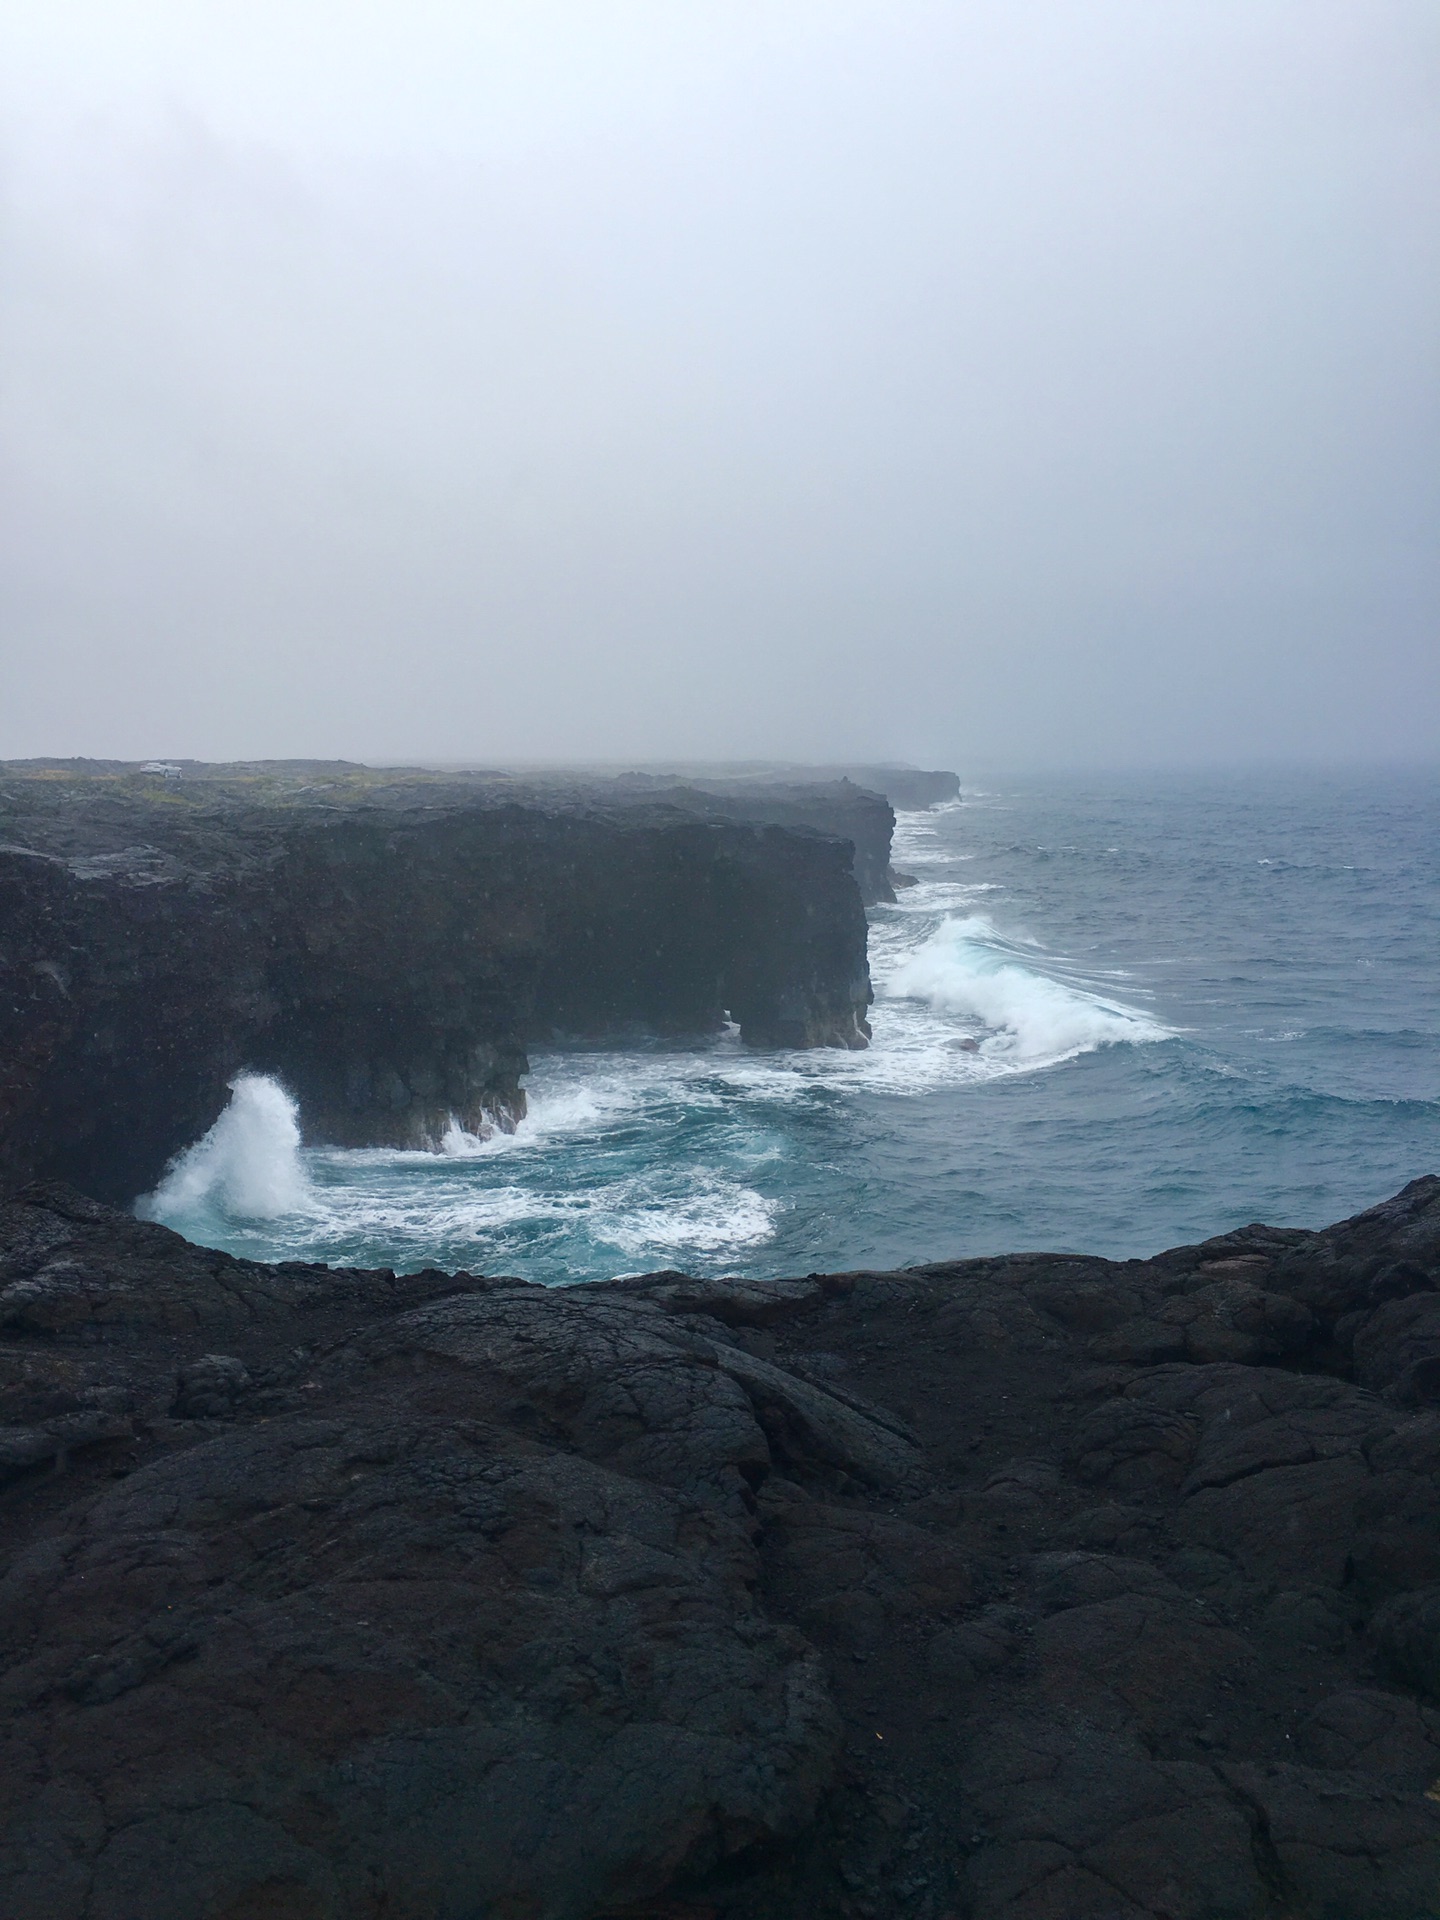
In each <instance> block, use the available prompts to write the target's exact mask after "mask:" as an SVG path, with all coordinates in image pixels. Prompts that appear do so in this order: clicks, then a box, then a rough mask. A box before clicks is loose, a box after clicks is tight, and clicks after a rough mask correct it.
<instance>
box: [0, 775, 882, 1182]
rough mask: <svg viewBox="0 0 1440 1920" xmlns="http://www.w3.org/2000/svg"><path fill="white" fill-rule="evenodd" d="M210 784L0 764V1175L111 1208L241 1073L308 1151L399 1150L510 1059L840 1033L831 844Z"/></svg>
mask: <svg viewBox="0 0 1440 1920" xmlns="http://www.w3.org/2000/svg"><path fill="white" fill-rule="evenodd" d="M242 771H243V770H236V769H225V768H222V769H218V770H208V771H207V770H204V769H201V770H199V772H198V773H194V774H193V775H192V777H190V778H187V779H186V780H185V781H183V782H180V783H173V784H172V783H168V782H166V781H164V780H163V779H158V778H150V779H146V778H144V777H142V776H141V775H139V774H137V773H136V772H135V771H134V770H131V769H124V768H121V769H118V770H117V769H111V770H109V771H108V772H107V771H105V770H103V769H102V770H101V771H100V772H98V773H97V772H92V773H90V774H88V775H87V774H85V773H84V772H83V771H82V772H77V771H76V770H75V769H74V768H67V767H63V766H61V767H53V768H49V767H47V768H40V769H35V768H30V769H25V768H15V767H11V768H9V769H5V770H3V778H0V1183H8V1184H12V1185H13V1184H14V1183H16V1182H17V1181H19V1180H21V1179H26V1178H31V1177H35V1176H43V1177H60V1178H64V1179H67V1180H71V1181H74V1182H75V1183H76V1184H78V1185H79V1186H81V1187H82V1188H84V1189H85V1190H86V1191H88V1192H93V1193H97V1194H100V1195H101V1196H102V1197H104V1198H106V1199H109V1200H114V1201H122V1202H128V1201H129V1200H131V1199H132V1198H133V1197H134V1195H135V1194H137V1193H139V1192H141V1191H143V1190H145V1189H147V1188H149V1187H151V1186H153V1185H154V1183H155V1181H156V1180H157V1179H158V1177H159V1176H160V1174H161V1172H162V1171H163V1169H164V1166H165V1164H166V1162H167V1161H168V1160H169V1159H170V1158H171V1156H173V1155H174V1154H175V1153H176V1152H178V1151H179V1149H180V1148H182V1147H184V1146H186V1145H187V1144H188V1143H189V1142H190V1141H192V1140H194V1139H195V1138H196V1137H197V1136H198V1135H200V1134H201V1133H203V1132H204V1131H205V1129H206V1128H207V1127H208V1126H210V1124H211V1123H212V1122H213V1121H214V1119H215V1118H216V1116H217V1114H218V1113H219V1112H220V1110H221V1108H222V1107H223V1106H224V1104H225V1099H226V1087H227V1083H228V1082H229V1080H230V1079H231V1077H232V1076H233V1075H234V1074H235V1073H236V1072H237V1071H238V1070H240V1069H242V1068H252V1069H255V1070H258V1071H261V1072H269V1073H276V1074H278V1075H280V1077H281V1078H283V1079H284V1080H285V1081H286V1082H287V1084H288V1085H289V1086H290V1087H291V1089H292V1091H293V1092H294V1093H295V1094H296V1095H297V1096H298V1099H299V1103H300V1111H301V1118H302V1123H303V1125H304V1126H305V1128H306V1131H307V1134H308V1135H309V1137H311V1138H313V1139H319V1140H324V1141H327V1142H330V1143H333V1144H336V1145H342V1146H370V1145H398V1146H419V1145H425V1144H430V1143H433V1142H434V1140H435V1139H436V1138H437V1136H438V1135H439V1134H440V1133H442V1132H443V1131H444V1129H445V1126H446V1124H447V1121H448V1120H449V1118H450V1116H451V1115H454V1116H455V1117H456V1118H458V1119H459V1120H460V1121H461V1122H462V1124H464V1125H466V1126H468V1127H470V1128H472V1129H474V1128H478V1127H480V1126H482V1125H485V1124H487V1123H489V1122H492V1121H498V1122H499V1123H501V1124H507V1123H510V1122H512V1121H513V1119H514V1118H515V1117H516V1116H517V1115H518V1114H520V1113H521V1112H523V1110H524V1096H523V1094H522V1092H521V1090H520V1077H521V1075H522V1074H523V1072H524V1071H525V1067H526V1053H525V1049H526V1047H527V1045H529V1044H534V1043H536V1042H541V1041H546V1040H554V1039H556V1038H561V1039H564V1038H581V1037H590V1036H596V1035H602V1034H616V1033H620V1034H626V1033H629V1034H633V1033H635V1032H637V1031H645V1032H649V1033H652V1034H654V1033H659V1034H666V1033H672V1034H673V1033H691V1032H704V1031H713V1030H715V1029H717V1028H718V1027H719V1026H720V1025H721V1024H722V1022H723V1021H724V1019H725V1018H726V1017H729V1018H731V1019H733V1020H734V1021H736V1022H737V1023H738V1024H739V1026H740V1029H741V1032H742V1034H743V1036H744V1037H745V1038H746V1039H747V1040H748V1041H751V1042H753V1043H755V1044H756V1045H760V1046H786V1047H792V1046H793V1047H810V1046H863V1045H864V1044H865V1040H866V1036H867V1034H868V1031H869V1029H868V1027H867V1025H866V1021H865V1013H866V1009H867V1007H868V1004H869V1000H870V982H869V972H868V968H867V964H866V957H865V915H864V908H863V905H862V902H861V897H860V893H859V891H858V888H857V885H856V880H855V877H854V873H853V871H852V860H853V858H854V855H855V849H854V846H853V844H852V843H851V842H850V841H849V840H847V839H844V838H842V837H838V836H837V835H834V834H830V833H824V832H820V831H816V830H813V828H812V827H810V826H806V825H803V824H801V823H800V822H799V821H798V819H797V820H796V821H793V822H791V823H789V824H777V823H775V822H774V821H773V820H771V819H770V818H769V817H768V816H767V814H766V810H765V808H764V806H763V805H761V806H760V807H759V810H758V811H757V812H755V813H754V814H753V817H747V818H746V819H744V820H741V819H732V818H730V817H728V816H726V815H725V814H724V812H723V809H722V808H721V806H720V803H719V802H718V801H715V800H714V799H712V798H710V797H708V796H707V797H704V799H703V804H698V805H691V806H689V807H687V806H686V805H684V804H681V797H675V796H672V798H671V799H670V800H669V801H666V800H662V799H650V798H648V797H645V796H639V797H637V796H636V795H635V794H625V793H622V792H621V791H620V790H619V789H618V788H615V787H614V783H611V788H610V790H609V791H608V796H607V794H606V793H602V792H601V791H600V790H599V789H598V788H597V787H594V786H591V787H588V788H583V787H575V788H573V789H565V788H562V787H561V786H559V785H554V784H552V785H551V786H549V787H547V788H545V789H544V790H543V791H541V790H535V791H529V792H527V791H526V790H523V789H517V788H515V787H514V786H513V784H506V783H504V782H499V783H491V784H487V783H485V782H483V781H469V782H465V781H459V780H455V779H445V778H442V777H440V776H427V775H420V774H414V775H399V774H386V775H381V774H378V773H375V772H372V771H371V770H368V769H364V768H342V769H339V770H337V769H335V768H333V767H331V768H325V767H320V768H316V769H314V770H313V777H311V778H306V777H303V775H302V773H299V772H297V771H296V770H295V769H293V768H287V769H282V770H281V771H280V772H275V771H274V770H270V771H267V770H265V769H260V770H258V771H256V772H254V773H253V775H250V776H247V777H243V778H242V777H241V772H242ZM854 791H855V790H853V789H852V790H851V792H852V793H853V792H854ZM695 798H696V800H697V801H699V800H700V798H701V797H700V796H696V797H695ZM861 804H862V803H861V802H859V801H856V802H855V805H856V806H857V807H860V806H861ZM864 805H865V806H868V813H867V815H866V817H867V818H869V817H870V816H871V815H875V816H877V817H879V818H881V820H882V824H883V825H884V828H885V834H886V845H887V846H888V830H889V829H888V822H889V820H890V817H891V816H890V813H889V809H888V806H887V804H886V803H885V802H884V801H883V800H882V799H880V798H878V797H877V796H874V795H868V796H864ZM862 810H863V808H862Z"/></svg>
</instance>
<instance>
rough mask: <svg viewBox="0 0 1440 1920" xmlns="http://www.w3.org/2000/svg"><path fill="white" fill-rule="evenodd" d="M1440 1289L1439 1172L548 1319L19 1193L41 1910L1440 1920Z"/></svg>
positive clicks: (496, 1286)
mask: <svg viewBox="0 0 1440 1920" xmlns="http://www.w3.org/2000/svg"><path fill="white" fill-rule="evenodd" d="M1437 1299H1440V1180H1437V1179H1433V1178H1432V1179H1426V1180H1421V1181H1417V1182H1415V1183H1414V1184H1413V1185H1412V1186H1410V1187H1408V1188H1407V1189H1406V1190H1405V1191H1404V1193H1402V1194H1400V1195H1399V1196H1397V1197H1396V1198H1395V1199H1394V1200H1392V1201H1388V1202H1386V1203H1385V1204H1384V1205H1383V1206H1380V1207H1377V1208H1373V1209H1371V1210H1370V1211H1369V1212H1367V1213H1365V1214H1362V1215H1360V1216H1358V1217H1357V1218H1356V1219H1354V1220H1352V1221H1347V1222H1343V1223H1341V1224H1340V1225H1339V1226H1337V1227H1333V1228H1330V1229H1328V1230H1326V1231H1325V1232H1323V1233H1298V1232H1276V1231H1272V1230H1269V1229H1265V1228H1259V1227H1257V1228H1249V1229H1244V1230H1242V1231H1241V1232H1239V1233H1236V1234H1229V1235H1226V1236H1223V1237H1222V1238H1220V1239H1217V1240H1214V1241H1211V1242H1207V1243H1206V1244H1204V1245H1202V1246H1199V1247H1190V1248H1182V1249H1177V1250H1175V1251H1173V1252H1171V1253H1167V1254H1164V1255H1161V1256H1160V1257H1159V1258H1157V1259H1155V1260H1151V1261H1145V1262H1139V1261H1130V1262H1124V1263H1107V1262H1105V1261H1101V1260H1082V1259H1076V1258H1071V1257H1066V1256H1045V1255H1025V1256H1019V1257H1015V1258H1011V1259H992V1260H979V1261H965V1262H957V1263H953V1264H942V1265H936V1266H931V1267H927V1268H921V1269H916V1270H913V1271H910V1272H906V1273H891V1274H880V1273H853V1274H841V1275H811V1276H808V1277H804V1278H797V1279H795V1280H790V1281H784V1282H776V1283H773V1284H766V1283H760V1282H753V1281H734V1282H727V1281H715V1280H698V1279H692V1278H690V1277H689V1276H686V1275H683V1274H678V1273H667V1274H657V1275H651V1276H646V1277H644V1278H641V1279H630V1280H625V1281H618V1282H613V1283H609V1284H604V1285H597V1286H590V1287H585V1288H575V1289H569V1290H564V1291H559V1290H547V1289H545V1288H541V1287H536V1286H532V1285H528V1284H526V1283H523V1282H520V1281H515V1280H506V1279H495V1278H487V1277H482V1276H476V1275H468V1274H454V1275H452V1274H445V1273H440V1272H429V1273H422V1274H414V1275H407V1276H403V1277H398V1278H397V1277H396V1276H395V1275H393V1274H389V1273H367V1272H344V1271H333V1270H329V1269H326V1268H323V1267H309V1266H300V1265H283V1266H278V1267H264V1266H259V1265H255V1264H252V1263H247V1262H244V1261H238V1260H232V1259H230V1258H229V1257H227V1256H225V1255H222V1254H219V1253H214V1252H210V1251H207V1250H205V1249H201V1248H197V1247H192V1246H189V1245H188V1244H187V1243H185V1242H184V1241H182V1240H180V1239H179V1238H177V1237H176V1236H175V1235H174V1234H171V1233H169V1232H167V1231H166V1230H165V1229H163V1228H161V1227H158V1226H154V1225H148V1224H143V1223H140V1222H137V1221H134V1220H131V1219H129V1218H128V1217H126V1216H122V1215H120V1214H117V1213H113V1212H111V1211H110V1210H108V1209H107V1208H105V1207H103V1206H100V1205H99V1204H97V1203H95V1202H93V1201H89V1200H85V1199H83V1198H82V1197H81V1196H79V1195H78V1194H76V1193H74V1192H72V1191H70V1190H68V1189H65V1188H61V1187H58V1186H53V1185H52V1186H40V1187H33V1188H30V1189H28V1190H26V1191H24V1192H22V1193H21V1194H19V1195H18V1196H16V1197H14V1198H13V1199H12V1200H11V1201H10V1202H9V1203H8V1204H7V1205H6V1206H5V1207H4V1209H3V1212H0V1481H3V1486H0V1540H3V1559H0V1692H3V1699H4V1712H3V1719H0V1727H3V1733H0V1741H3V1746H0V1795H3V1802H4V1805H3V1832H0V1911H3V1912H4V1913H5V1914H6V1915H7V1916H9V1915H14V1916H16V1920H39V1917H40V1916H44V1920H71V1917H73V1920H138V1916H140V1915H144V1916H146V1920H171V1917H172V1916H173V1920H202V1917H203V1920H222V1917H223V1920H259V1917H260V1916H262V1915H263V1916H280V1917H281V1920H332V1917H333V1920H342V1917H343V1920H356V1917H358V1916H374V1920H381V1917H382V1916H384V1920H393V1917H394V1916H412V1915H413V1916H415V1920H421V1916H424V1917H425V1920H437V1917H446V1920H449V1917H453V1920H470V1917H471V1916H478V1915H485V1916H495V1920H500V1917H501V1916H504V1920H520V1917H521V1916H533V1917H535V1920H587V1917H589V1916H601V1915H614V1916H619V1915H628V1916H630V1920H706V1917H707V1916H708V1920H721V1917H722V1916H723V1917H724V1920H802V1917H803V1920H809V1917H810V1916H832V1915H833V1916H836V1917H837V1920H839V1917H841V1916H844V1917H847V1920H848V1916H861V1920H877V1917H883V1920H891V1916H894V1917H895V1920H900V1917H901V1916H909V1915H915V1916H919V1920H943V1917H944V1916H954V1917H955V1920H1342V1917H1343V1920H1418V1917H1419V1916H1428V1915H1433V1914H1434V1913H1436V1912H1437V1911H1440V1799H1437V1795H1440V1786H1437V1784H1436V1783H1437V1780H1440V1524H1437V1523H1440V1485H1437V1470H1440V1394H1437V1393H1435V1392H1434V1391H1433V1389H1431V1388H1430V1387H1429V1385H1428V1384H1427V1383H1428V1380H1429V1376H1428V1374H1426V1373H1425V1372H1424V1371H1423V1370H1420V1371H1417V1367H1418V1363H1419V1361H1421V1360H1423V1359H1424V1358H1425V1354H1424V1352H1423V1351H1421V1350H1420V1348H1419V1346H1418V1344H1417V1343H1418V1342H1419V1341H1420V1339H1421V1338H1422V1336H1421V1335H1419V1334H1416V1333H1414V1332H1413V1331H1412V1330H1413V1329H1414V1328H1416V1327H1420V1326H1423V1324H1424V1322H1425V1312H1426V1309H1427V1303H1431V1302H1434V1301H1436V1300H1437ZM1177 1306H1178V1308H1179V1309H1180V1310H1177ZM1401 1307H1403V1308H1406V1309H1408V1312H1407V1313H1406V1314H1405V1315H1404V1316H1403V1317H1400V1319H1399V1324H1400V1325H1401V1326H1402V1327H1403V1328H1404V1329H1405V1331H1404V1333H1403V1334H1402V1335H1396V1333H1395V1331H1394V1329H1395V1326H1396V1324H1397V1308H1401ZM1162 1330H1163V1331H1162ZM1177 1330H1178V1331H1177ZM1177 1341H1178V1343H1179V1344H1178V1345H1177Z"/></svg>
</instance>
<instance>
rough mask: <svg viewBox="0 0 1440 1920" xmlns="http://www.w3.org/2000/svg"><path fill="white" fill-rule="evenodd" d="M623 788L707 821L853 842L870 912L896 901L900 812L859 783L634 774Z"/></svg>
mask: <svg viewBox="0 0 1440 1920" xmlns="http://www.w3.org/2000/svg"><path fill="white" fill-rule="evenodd" d="M617 784H618V785H619V786H620V787H621V788H622V789H626V790H629V791H632V792H643V793H645V794H647V795H648V796H649V797H650V798H651V799H652V800H654V801H663V802H665V803H666V804H667V805H670V806H675V807H679V808H681V809H682V810H683V811H685V812H687V813H692V814H698V815H700V816H701V817H704V818H710V819H716V820H743V821H747V822H750V823H752V824H757V825H771V826H780V827H799V828H802V829H805V830H807V831H810V832H813V833H825V834H832V835H833V836H834V837H835V838H836V839H838V840H848V841H849V842H850V844H851V846H852V847H853V849H854V852H853V854H852V856H851V871H852V872H853V873H854V875H855V883H856V885H857V886H858V887H859V889H860V898H861V899H862V900H863V901H864V902H865V904H866V906H867V907H873V906H875V905H876V904H877V903H879V902H881V901H885V902H893V901H894V899H895V889H894V885H893V883H892V876H891V871H890V842H891V840H892V838H893V837H894V833H895V811H894V808H893V807H892V806H891V804H890V802H889V801H888V800H887V799H886V797H885V795H884V794H883V793H878V792H873V791H870V790H868V789H866V788H865V787H861V786H857V785H856V784H855V782H854V781H853V780H849V779H844V778H842V779H838V780H807V781H801V780H790V781H778V780H776V781H771V780H701V779H695V780H687V781H672V780H670V779H668V778H667V777H666V776H664V775H659V774H646V775H640V774H629V775H626V776H624V777H623V778H622V779H621V780H620V781H619V782H618V783H617Z"/></svg>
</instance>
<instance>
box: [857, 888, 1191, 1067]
mask: <svg viewBox="0 0 1440 1920" xmlns="http://www.w3.org/2000/svg"><path fill="white" fill-rule="evenodd" d="M1057 973H1058V968H1057V969H1056V971H1053V972H1043V971H1040V970H1039V969H1038V968H1037V966H1036V965H1035V964H1034V956H1033V952H1032V951H1030V950H1025V951H1024V952H1023V957H1022V951H1021V950H1020V949H1018V948H1017V946H1016V943H1014V942H1013V941H1010V940H1007V939H1006V938H1005V937H1004V936H1003V935H1002V934H1001V933H1000V932H999V931H998V930H997V928H996V927H995V925H994V923H993V922H992V921H990V920H989V919H987V918H986V917H985V916H984V915H983V914H969V915H966V916H964V917H961V918H955V919H947V920H945V921H943V922H942V924H941V925H940V926H939V927H937V928H936V930H935V931H934V932H933V933H932V934H931V935H930V937H929V938H928V939H927V940H925V942H924V943H923V945H921V946H920V947H918V948H917V949H915V950H914V951H913V952H911V953H910V954H908V956H906V957H905V958H903V959H902V960H900V961H899V963H898V964H897V965H896V966H895V967H894V968H893V970H892V971H891V973H890V975H889V977H888V979H886V981H885V982H884V992H885V993H886V995H887V996H889V997H891V998H894V999H901V1000H919V1001H923V1002H924V1003H925V1004H926V1005H927V1006H929V1007H931V1008H933V1009H934V1011H936V1012H937V1013H942V1014H950V1015H954V1016H958V1017H960V1018H962V1019H965V1020H968V1021H970V1022H972V1023H973V1024H975V1025H976V1027H977V1028H978V1029H980V1030H981V1033H980V1034H977V1035H976V1036H974V1037H975V1040H976V1048H977V1051H978V1052H979V1053H981V1054H982V1055H985V1056H986V1057H987V1058H989V1059H991V1060H993V1061H996V1062H1011V1063H1013V1064H1015V1065H1017V1066H1018V1065H1039V1064H1042V1063H1050V1062H1059V1061H1061V1060H1068V1059H1073V1058H1074V1057H1075V1055H1077V1054H1080V1053H1086V1052H1088V1051H1089V1050H1090V1049H1091V1048H1093V1047H1109V1046H1119V1045H1127V1044H1128V1045H1134V1044H1139V1043H1143V1042H1146V1041H1152V1040H1164V1039H1168V1038H1169V1037H1170V1034H1171V1031H1172V1030H1171V1029H1170V1028H1168V1027H1165V1026H1163V1025H1161V1024H1160V1022H1159V1021H1157V1020H1155V1019H1153V1018H1152V1017H1151V1016H1150V1015H1148V1014H1146V1013H1143V1012H1141V1011H1140V1010H1139V1009H1138V1008H1135V1007H1130V1006H1126V1005H1124V1004H1123V1003H1122V1002H1120V1001H1118V1000H1111V999H1108V998H1105V997H1103V996H1102V995H1100V994H1098V993H1096V992H1094V991H1093V990H1092V989H1090V988H1087V987H1084V986H1081V985H1078V984H1076V983H1073V982H1070V981H1066V980H1064V979H1063V978H1059V977H1057ZM982 1035H983V1037H981V1036H982Z"/></svg>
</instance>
